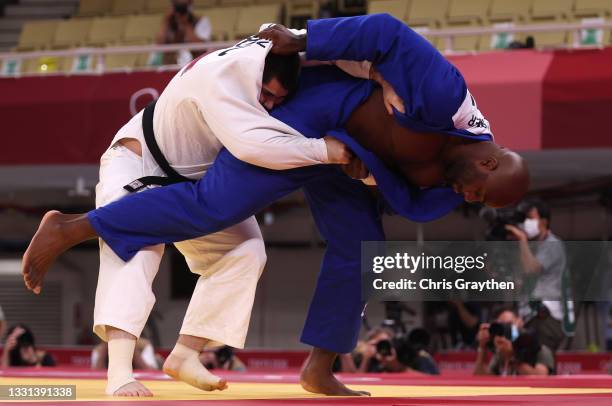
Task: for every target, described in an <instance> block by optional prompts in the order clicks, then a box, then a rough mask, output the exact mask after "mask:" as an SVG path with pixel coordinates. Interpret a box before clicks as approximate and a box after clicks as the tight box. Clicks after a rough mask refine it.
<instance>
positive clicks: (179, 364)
mask: <svg viewBox="0 0 612 406" xmlns="http://www.w3.org/2000/svg"><path fill="white" fill-rule="evenodd" d="M163 370H164V373H166V375H168V376H170V377H172V378H174V379H176V380H178V381H183V382H185V383H187V384H189V385H191V386H194V387H196V388H198V389H202V390H204V391H214V390H225V389H227V381H226V380H225V379H222V378H219V377H218V376H216V375H213V374H211V373H210V372H209V371H208V369H206V367H204V365H202V363H201V362H200V360H199V358H197V357H195V358H188V359H185V358H180V357H177V356H176V355H173V354H172V353H170V355H168V358H166V361H165V362H164V367H163Z"/></svg>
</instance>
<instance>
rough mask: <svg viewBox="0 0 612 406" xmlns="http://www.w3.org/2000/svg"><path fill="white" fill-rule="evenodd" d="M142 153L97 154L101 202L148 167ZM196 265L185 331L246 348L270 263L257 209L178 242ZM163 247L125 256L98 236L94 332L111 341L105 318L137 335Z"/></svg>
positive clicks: (98, 199) (112, 197)
mask: <svg viewBox="0 0 612 406" xmlns="http://www.w3.org/2000/svg"><path fill="white" fill-rule="evenodd" d="M145 172H150V171H145V169H144V165H143V159H142V158H141V157H140V156H138V155H137V154H135V153H134V152H132V151H130V150H129V149H127V148H125V147H123V146H121V145H117V144H115V145H114V146H112V147H111V148H109V149H108V150H107V151H106V152H105V153H104V155H103V156H102V158H101V161H100V181H99V183H98V185H97V186H96V207H99V206H103V205H105V204H108V203H110V202H112V201H114V200H118V199H120V198H122V197H124V196H125V195H127V194H128V192H127V191H126V190H125V189H123V186H124V185H126V184H128V183H130V182H131V181H133V180H134V179H138V178H140V177H142V176H145V175H158V173H145ZM175 245H176V247H177V248H178V249H179V251H180V252H181V253H182V254H183V255H184V256H185V258H186V262H187V264H188V266H189V269H190V270H191V272H193V273H196V274H199V275H200V277H199V279H198V281H197V285H196V287H195V289H194V292H193V295H192V297H191V300H190V302H189V306H188V308H187V312H186V315H185V318H184V320H183V325H182V327H181V331H180V334H187V335H193V336H197V337H203V338H208V339H210V340H212V341H215V342H218V343H223V344H227V345H230V346H232V347H236V348H243V347H244V342H245V339H246V334H247V330H248V326H249V320H250V317H251V309H252V307H253V300H254V298H255V290H256V287H257V281H258V280H259V277H260V275H261V273H262V271H263V268H264V265H265V263H266V253H265V246H264V242H263V238H262V236H261V231H260V230H259V226H258V225H257V221H256V220H255V217H251V218H249V219H247V220H245V221H243V222H242V223H240V224H237V225H235V226H233V227H230V228H228V229H226V230H223V231H221V232H218V233H215V234H211V235H208V236H205V237H202V238H198V239H194V240H188V241H182V242H180V243H176V244H175ZM163 253H164V246H163V245H162V244H160V245H156V246H153V247H148V248H147V249H144V250H142V251H140V252H139V253H138V254H136V256H134V258H132V259H131V260H130V261H129V262H124V261H123V260H121V259H120V258H119V257H117V256H116V255H115V253H114V252H113V251H112V250H111V249H110V247H108V246H107V245H106V244H105V243H104V241H102V240H100V272H99V275H98V286H97V290H96V299H95V308H94V332H95V333H96V334H97V335H98V336H99V337H100V338H101V339H102V340H104V341H107V336H106V328H105V326H107V325H108V326H112V327H116V328H119V329H121V330H124V331H127V332H128V333H130V334H133V335H134V336H136V337H139V336H140V334H141V332H142V330H143V328H144V326H145V323H146V321H147V319H148V317H149V313H150V312H151V310H152V308H153V305H154V303H155V295H154V294H153V291H152V284H153V279H154V278H155V275H156V274H157V271H158V269H159V264H160V261H161V258H162V255H163Z"/></svg>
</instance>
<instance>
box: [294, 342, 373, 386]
mask: <svg viewBox="0 0 612 406" xmlns="http://www.w3.org/2000/svg"><path fill="white" fill-rule="evenodd" d="M337 355H338V354H336V353H333V352H330V351H326V350H323V349H320V348H313V350H312V352H311V353H310V355H309V356H308V360H307V361H306V365H305V366H304V368H303V369H302V374H301V375H300V384H301V385H302V388H304V389H305V390H307V391H308V392H312V393H320V394H322V395H328V396H370V393H369V392H366V391H355V390H352V389H349V388H347V387H346V386H345V385H344V384H343V383H342V382H340V381H339V380H338V379H336V377H335V376H334V374H333V373H332V364H333V363H334V360H335V359H336V356H337Z"/></svg>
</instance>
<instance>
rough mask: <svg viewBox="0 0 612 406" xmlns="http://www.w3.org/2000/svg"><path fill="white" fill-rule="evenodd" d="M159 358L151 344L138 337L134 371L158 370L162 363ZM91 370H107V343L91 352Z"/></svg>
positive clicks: (133, 363)
mask: <svg viewBox="0 0 612 406" xmlns="http://www.w3.org/2000/svg"><path fill="white" fill-rule="evenodd" d="M160 358H161V356H159V355H158V354H156V353H155V349H154V348H153V344H151V341H149V340H147V339H146V338H143V337H140V338H138V340H137V341H136V347H135V348H134V357H133V359H132V366H133V368H134V369H160V365H161V364H162V363H163V359H160ZM91 368H92V369H104V370H106V369H107V368H108V343H107V342H106V341H103V342H101V343H100V344H98V345H96V346H95V347H94V349H93V350H92V351H91Z"/></svg>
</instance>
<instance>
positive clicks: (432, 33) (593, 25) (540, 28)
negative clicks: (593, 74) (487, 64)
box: [414, 21, 612, 52]
mask: <svg viewBox="0 0 612 406" xmlns="http://www.w3.org/2000/svg"><path fill="white" fill-rule="evenodd" d="M588 29H595V30H600V29H601V30H605V29H612V21H602V22H580V23H562V24H529V25H513V26H503V27H499V26H498V27H496V26H490V27H462V28H446V29H440V30H432V29H429V28H426V27H417V28H414V30H415V31H416V32H418V33H419V34H421V35H426V36H427V37H431V38H443V39H444V45H445V50H446V51H447V52H452V51H453V39H454V38H455V37H465V36H471V35H489V34H491V35H492V34H502V33H508V34H522V33H527V34H531V33H535V32H559V31H565V32H567V31H571V32H572V45H571V47H573V48H579V47H580V33H581V31H582V30H588ZM606 45H610V44H602V46H606ZM536 46H537V43H536Z"/></svg>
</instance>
